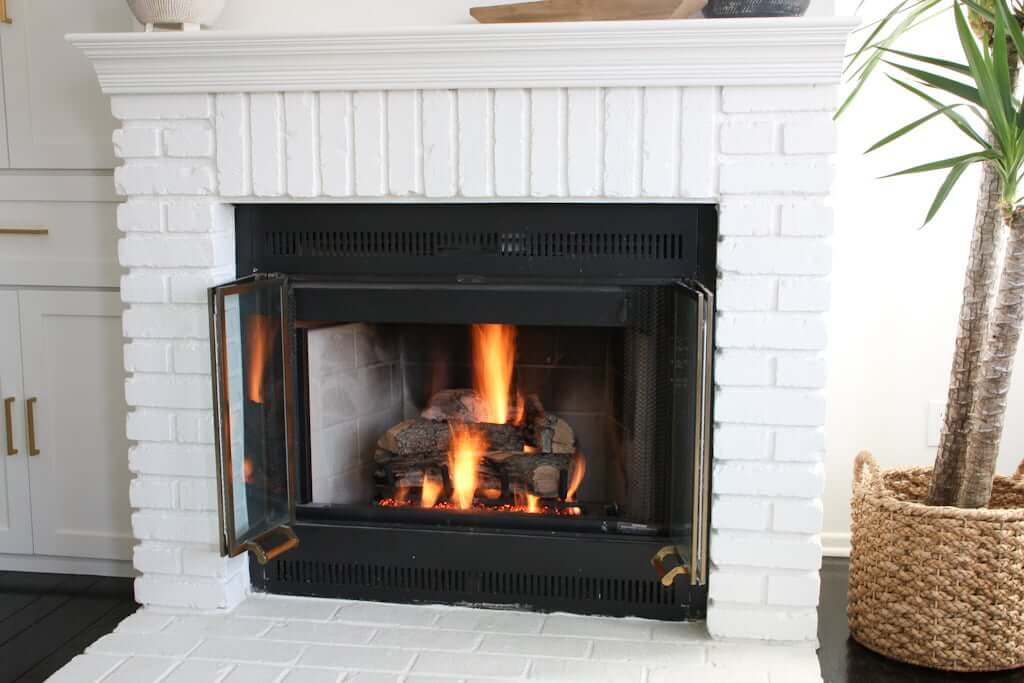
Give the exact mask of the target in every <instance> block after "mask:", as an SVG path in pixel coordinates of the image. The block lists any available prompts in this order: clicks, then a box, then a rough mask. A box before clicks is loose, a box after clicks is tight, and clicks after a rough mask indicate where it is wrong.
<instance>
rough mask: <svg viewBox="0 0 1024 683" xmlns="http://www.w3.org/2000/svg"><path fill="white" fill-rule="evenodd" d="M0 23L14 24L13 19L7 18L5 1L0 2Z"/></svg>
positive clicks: (0, 0)
mask: <svg viewBox="0 0 1024 683" xmlns="http://www.w3.org/2000/svg"><path fill="white" fill-rule="evenodd" d="M0 22H2V23H4V24H13V23H14V19H11V18H10V17H9V16H7V0H0Z"/></svg>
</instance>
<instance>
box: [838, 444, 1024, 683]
mask: <svg viewBox="0 0 1024 683" xmlns="http://www.w3.org/2000/svg"><path fill="white" fill-rule="evenodd" d="M1022 470H1024V464H1022V466H1021V470H1018V474H1017V475H1015V476H1014V477H996V479H995V483H994V485H993V490H992V501H991V503H990V506H989V507H988V508H984V509H979V510H965V509H961V508H956V507H938V506H929V505H924V504H923V503H922V502H921V501H923V500H924V499H925V496H926V495H927V493H928V485H929V483H930V480H931V469H930V468H914V469H900V470H888V471H886V472H879V470H878V465H877V464H876V463H875V460H874V458H873V457H871V454H870V453H861V454H860V455H858V456H857V459H856V461H855V463H854V466H853V503H852V508H853V510H852V512H853V539H852V552H851V553H850V594H849V606H848V611H847V615H848V618H849V623H850V635H852V636H853V638H854V639H855V640H856V641H857V642H859V643H861V644H862V645H864V646H866V647H868V648H870V649H872V650H874V651H875V652H878V653H880V654H883V655H885V656H887V657H892V658H893V659H898V660H900V661H903V662H909V663H911V664H917V665H920V666H927V667H932V668H935V669H943V670H946V671H1000V670H1005V669H1015V668H1018V667H1021V666H1024V480H1022V478H1021V473H1022Z"/></svg>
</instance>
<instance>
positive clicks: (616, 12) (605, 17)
mask: <svg viewBox="0 0 1024 683" xmlns="http://www.w3.org/2000/svg"><path fill="white" fill-rule="evenodd" d="M705 4H707V0H541V1H540V2H517V3H513V4H510V5H489V6H485V7H473V8H471V9H470V10H469V13H470V15H472V17H473V18H474V19H476V20H477V21H479V22H480V23H481V24H511V23H529V22H547V21H616V20H627V19H634V20H639V19H686V18H687V17H690V16H693V15H694V14H696V13H697V12H699V11H700V10H701V9H702V8H703V7H704V5H705Z"/></svg>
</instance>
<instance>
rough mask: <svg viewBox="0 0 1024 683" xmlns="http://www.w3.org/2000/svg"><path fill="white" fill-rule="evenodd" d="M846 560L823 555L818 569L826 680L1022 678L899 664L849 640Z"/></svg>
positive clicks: (918, 682) (984, 681)
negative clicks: (819, 574)
mask: <svg viewBox="0 0 1024 683" xmlns="http://www.w3.org/2000/svg"><path fill="white" fill-rule="evenodd" d="M848 578H849V568H848V562H847V561H846V560H842V559H836V558H825V563H824V567H823V568H822V570H821V606H820V607H819V608H818V640H820V641H821V650H820V651H819V653H818V657H819V659H820V660H821V674H822V677H823V678H824V679H825V683H847V682H849V683H893V682H895V681H899V682H900V683H904V682H906V683H932V682H933V681H968V682H970V683H990V682H995V681H998V682H999V683H1007V682H1009V681H1016V682H1017V683H1021V682H1022V681H1024V669H1018V670H1017V671H1009V672H1003V673H998V674H952V673H943V672H940V671H932V670H930V669H922V668H920V667H916V666H909V665H906V664H900V663H898V662H894V661H892V660H890V659H886V658H885V657H882V656H881V655H877V654H875V653H874V652H871V651H870V650H868V649H867V648H864V647H862V646H860V645H858V644H857V643H855V642H854V641H852V640H850V637H849V635H850V633H849V631H848V630H847V628H846V584H847V579H848Z"/></svg>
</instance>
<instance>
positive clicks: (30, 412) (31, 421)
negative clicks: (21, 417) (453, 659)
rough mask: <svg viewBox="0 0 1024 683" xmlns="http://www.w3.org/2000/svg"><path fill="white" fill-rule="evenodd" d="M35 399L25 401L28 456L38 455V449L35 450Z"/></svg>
mask: <svg viewBox="0 0 1024 683" xmlns="http://www.w3.org/2000/svg"><path fill="white" fill-rule="evenodd" d="M38 400H39V399H37V398H36V397H34V396H33V397H32V398H30V399H29V400H27V401H25V415H26V417H27V418H28V454H29V455H39V449H38V448H36V410H35V406H36V401H38Z"/></svg>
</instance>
